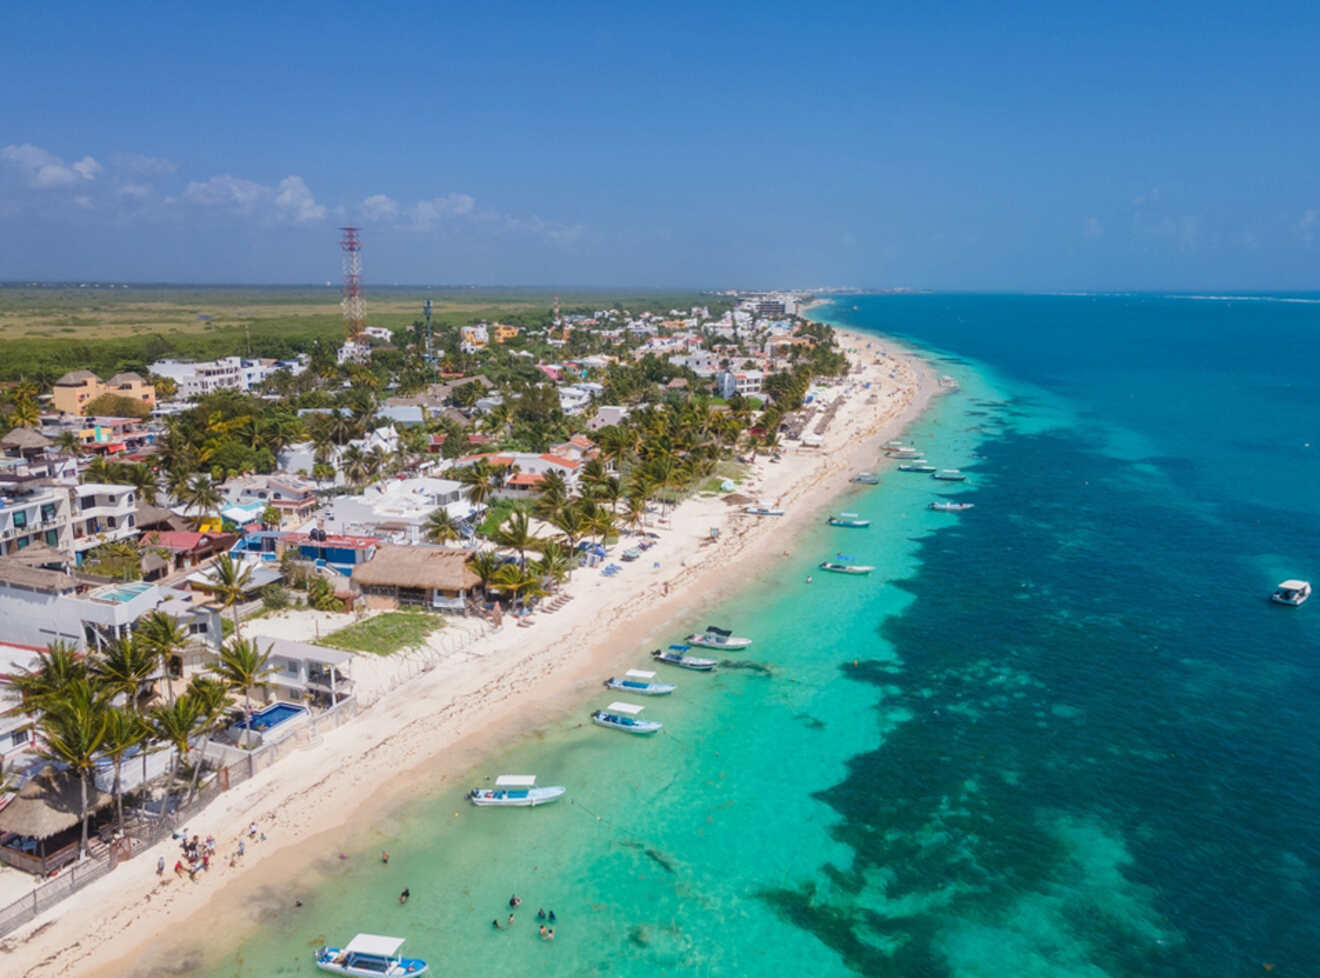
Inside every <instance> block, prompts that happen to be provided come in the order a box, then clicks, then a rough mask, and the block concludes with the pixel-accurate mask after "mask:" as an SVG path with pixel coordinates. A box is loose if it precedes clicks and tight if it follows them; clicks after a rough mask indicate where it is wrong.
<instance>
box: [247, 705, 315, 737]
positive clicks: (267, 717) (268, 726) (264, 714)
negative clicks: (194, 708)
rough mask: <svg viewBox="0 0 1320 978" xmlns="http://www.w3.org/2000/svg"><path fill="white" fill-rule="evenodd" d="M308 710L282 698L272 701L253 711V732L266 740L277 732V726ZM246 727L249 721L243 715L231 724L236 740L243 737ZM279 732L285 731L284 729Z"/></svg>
mask: <svg viewBox="0 0 1320 978" xmlns="http://www.w3.org/2000/svg"><path fill="white" fill-rule="evenodd" d="M307 712H308V710H307V707H305V706H299V705H298V704H296V703H286V702H285V701H283V700H280V701H279V702H277V703H272V704H271V705H270V706H267V707H263V708H262V709H260V710H254V711H253V712H252V732H253V733H254V734H257V735H259V736H260V737H261V740H262V741H263V742H265V741H266V740H267V738H269V737H270V736H271V734H272V733H275V732H276V728H277V727H279V726H280V725H281V724H284V723H287V722H288V721H290V720H292V719H294V718H295V717H299V716H303V715H304V714H306V713H307ZM246 729H247V722H246V721H245V720H244V718H243V717H239V718H238V720H237V722H235V723H231V724H230V725H229V733H230V735H231V736H232V737H233V738H234V739H235V740H239V739H241V738H242V737H243V734H244V732H245V731H246ZM279 732H280V733H283V731H279Z"/></svg>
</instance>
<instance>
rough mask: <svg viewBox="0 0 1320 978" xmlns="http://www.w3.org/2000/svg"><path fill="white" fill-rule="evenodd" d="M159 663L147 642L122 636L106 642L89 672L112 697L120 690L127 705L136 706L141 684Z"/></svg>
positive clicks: (119, 692)
mask: <svg viewBox="0 0 1320 978" xmlns="http://www.w3.org/2000/svg"><path fill="white" fill-rule="evenodd" d="M158 666H159V659H157V657H156V652H155V650H154V649H152V648H151V645H150V643H149V642H147V641H145V640H143V639H135V638H121V639H117V640H116V641H113V642H111V643H110V644H109V645H107V646H106V647H105V649H104V650H103V651H102V653H101V654H100V655H99V656H97V657H96V658H94V659H93V660H92V675H94V676H95V677H96V679H97V681H98V682H100V683H101V684H102V685H103V686H104V687H105V689H106V690H107V691H108V692H109V694H110V695H111V696H118V695H119V694H121V693H122V694H123V695H124V697H125V699H126V700H127V701H128V705H129V706H130V707H134V708H136V706H137V700H138V694H139V693H141V691H142V684H143V683H145V682H147V681H148V680H150V679H151V676H152V673H154V672H155V671H156V669H157V667H158Z"/></svg>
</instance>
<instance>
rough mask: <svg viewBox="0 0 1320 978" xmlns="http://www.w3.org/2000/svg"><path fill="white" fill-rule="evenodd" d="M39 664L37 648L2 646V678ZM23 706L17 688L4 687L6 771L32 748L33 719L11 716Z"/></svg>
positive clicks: (0, 753) (1, 751) (0, 708)
mask: <svg viewBox="0 0 1320 978" xmlns="http://www.w3.org/2000/svg"><path fill="white" fill-rule="evenodd" d="M39 662H40V657H39V656H38V655H37V650H36V649H35V648H33V647H31V646H26V645H13V644H11V643H9V642H0V675H4V676H10V675H13V674H15V673H21V672H31V671H32V670H33V669H35V668H37V666H38V664H39ZM19 703H20V698H19V695H18V691H17V690H16V689H14V687H12V686H9V685H7V684H0V762H3V763H4V765H5V768H6V769H9V766H10V765H11V764H13V763H14V758H15V757H16V756H17V755H19V754H22V753H24V752H26V751H28V750H29V749H30V748H31V746H32V718H31V717H29V716H28V715H27V714H24V713H10V711H11V710H13V709H14V708H15V707H17V706H18V705H19ZM20 766H21V762H20Z"/></svg>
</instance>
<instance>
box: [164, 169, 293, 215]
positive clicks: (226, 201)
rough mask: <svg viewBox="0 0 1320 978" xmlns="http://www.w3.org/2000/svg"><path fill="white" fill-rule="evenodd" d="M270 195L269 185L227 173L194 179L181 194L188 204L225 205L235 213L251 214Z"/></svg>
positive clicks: (202, 205) (204, 205) (203, 205)
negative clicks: (208, 178) (207, 178)
mask: <svg viewBox="0 0 1320 978" xmlns="http://www.w3.org/2000/svg"><path fill="white" fill-rule="evenodd" d="M270 196H271V189H270V188H269V187H265V186H262V185H261V184H259V183H255V182H253V181H252V180H244V179H242V178H240V177H235V176H232V175H230V174H228V173H222V174H220V175H219V176H214V177H212V178H211V179H210V180H203V181H197V180H194V181H192V182H191V183H189V184H188V186H187V187H185V188H184V190H183V194H182V197H183V199H184V200H185V201H187V202H188V203H190V204H197V205H199V206H201V207H226V208H229V209H230V210H232V211H234V212H235V213H237V214H251V213H252V212H253V211H254V210H255V209H256V207H257V205H258V204H260V203H261V202H262V201H264V200H268V199H269V198H270Z"/></svg>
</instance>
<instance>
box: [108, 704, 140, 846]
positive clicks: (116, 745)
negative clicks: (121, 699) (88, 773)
mask: <svg viewBox="0 0 1320 978" xmlns="http://www.w3.org/2000/svg"><path fill="white" fill-rule="evenodd" d="M150 736H151V726H150V725H149V724H148V723H147V721H146V720H145V719H144V718H143V716H142V714H141V713H139V712H138V711H137V710H134V709H131V708H130V707H126V706H115V707H111V708H110V709H109V710H107V711H106V725H105V738H104V739H103V740H102V741H101V753H102V754H103V755H104V756H106V757H108V758H110V762H111V763H112V764H113V765H114V771H115V780H114V784H113V785H111V787H110V794H111V795H113V796H114V799H115V815H116V817H117V820H118V822H119V834H120V835H123V834H124V794H123V791H122V790H121V787H122V785H121V782H120V774H121V773H122V771H123V768H124V758H125V757H126V756H127V755H128V753H129V751H131V750H133V749H134V748H136V747H140V746H142V745H143V744H144V743H146V741H147V738H149V737H150Z"/></svg>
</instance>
